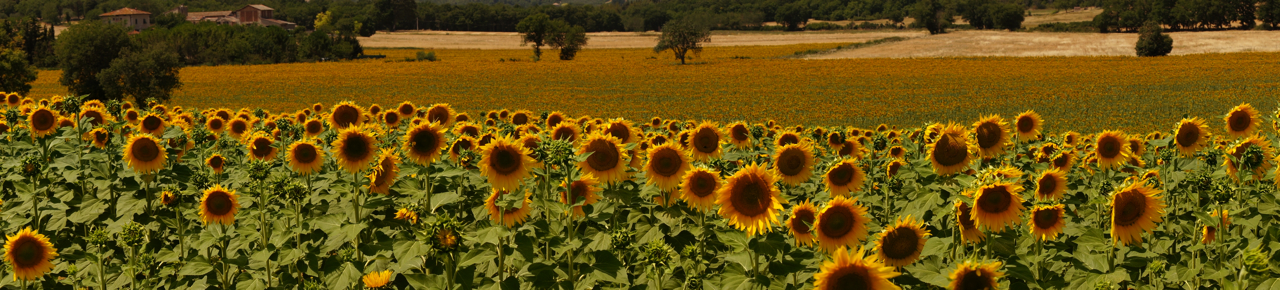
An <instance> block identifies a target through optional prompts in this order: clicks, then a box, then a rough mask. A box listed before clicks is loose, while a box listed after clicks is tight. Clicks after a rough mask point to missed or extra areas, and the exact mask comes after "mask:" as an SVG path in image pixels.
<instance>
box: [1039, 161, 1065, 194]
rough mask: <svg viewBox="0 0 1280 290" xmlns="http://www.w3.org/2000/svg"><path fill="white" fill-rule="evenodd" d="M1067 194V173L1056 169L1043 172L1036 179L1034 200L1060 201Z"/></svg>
mask: <svg viewBox="0 0 1280 290" xmlns="http://www.w3.org/2000/svg"><path fill="white" fill-rule="evenodd" d="M1065 192H1067V173H1066V172H1062V170H1059V169H1057V168H1053V169H1049V170H1045V171H1044V172H1042V173H1040V178H1037V179H1036V198H1037V199H1040V200H1058V199H1062V194H1063V193H1065Z"/></svg>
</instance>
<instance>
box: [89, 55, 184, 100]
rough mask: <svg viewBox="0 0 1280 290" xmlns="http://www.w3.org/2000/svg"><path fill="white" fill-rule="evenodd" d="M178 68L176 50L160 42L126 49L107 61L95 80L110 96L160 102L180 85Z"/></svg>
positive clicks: (112, 97) (180, 64)
mask: <svg viewBox="0 0 1280 290" xmlns="http://www.w3.org/2000/svg"><path fill="white" fill-rule="evenodd" d="M180 68H182V62H180V61H179V60H178V54H176V53H173V52H171V51H170V50H169V49H168V48H166V47H164V46H151V47H148V48H145V49H142V50H141V51H138V52H131V51H128V50H126V51H125V52H124V53H123V54H122V56H121V57H119V58H116V59H115V60H112V61H111V67H108V68H107V69H105V70H102V72H99V73H98V82H99V83H101V84H102V87H103V90H104V91H105V92H106V94H107V95H108V96H110V97H111V99H121V98H123V97H126V96H129V97H133V99H134V103H135V104H146V100H147V99H155V100H157V101H161V102H164V101H167V100H169V96H170V94H172V93H173V90H174V89H177V88H179V87H182V82H181V81H179V79H178V69H180Z"/></svg>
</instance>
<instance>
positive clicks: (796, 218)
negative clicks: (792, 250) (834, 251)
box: [787, 200, 818, 247]
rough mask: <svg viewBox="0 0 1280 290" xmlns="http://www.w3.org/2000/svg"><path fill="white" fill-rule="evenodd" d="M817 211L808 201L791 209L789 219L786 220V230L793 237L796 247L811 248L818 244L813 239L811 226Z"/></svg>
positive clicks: (815, 220) (816, 240)
mask: <svg viewBox="0 0 1280 290" xmlns="http://www.w3.org/2000/svg"><path fill="white" fill-rule="evenodd" d="M817 217H818V209H817V208H816V207H814V206H813V204H812V203H809V201H808V200H805V201H804V202H801V203H800V204H797V205H796V206H795V207H792V208H791V217H790V218H788V219H787V228H788V229H790V230H791V236H792V237H795V239H796V245H797V246H806V247H809V246H813V244H814V243H816V242H818V239H817V238H814V237H813V224H814V223H815V222H817Z"/></svg>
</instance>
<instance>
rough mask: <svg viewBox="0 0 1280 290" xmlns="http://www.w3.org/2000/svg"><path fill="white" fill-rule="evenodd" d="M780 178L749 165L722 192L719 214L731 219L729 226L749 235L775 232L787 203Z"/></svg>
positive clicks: (718, 193)
mask: <svg viewBox="0 0 1280 290" xmlns="http://www.w3.org/2000/svg"><path fill="white" fill-rule="evenodd" d="M775 181H776V178H775V177H774V176H773V174H772V173H769V172H768V171H766V170H765V169H764V168H763V167H760V166H759V165H757V164H751V165H748V166H746V167H744V168H742V169H741V170H738V172H737V173H734V174H733V176H730V177H729V178H728V180H727V182H726V184H725V185H724V187H721V188H720V190H719V191H717V192H716V195H718V198H717V200H716V204H719V205H720V211H719V214H720V216H722V217H725V218H726V219H728V222H729V225H731V226H733V227H735V228H737V229H739V230H743V231H746V232H747V234H748V235H752V236H754V235H756V234H757V233H759V234H763V233H768V232H770V231H772V229H773V224H775V223H777V222H778V213H779V212H780V211H782V203H783V202H785V200H783V199H782V198H781V197H780V195H781V193H780V191H778V188H777V187H776V186H774V182H775Z"/></svg>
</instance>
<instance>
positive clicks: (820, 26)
mask: <svg viewBox="0 0 1280 290" xmlns="http://www.w3.org/2000/svg"><path fill="white" fill-rule="evenodd" d="M844 28H845V27H844V26H840V25H839V24H835V23H831V22H815V23H809V24H808V25H805V26H804V30H841V29H844Z"/></svg>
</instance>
